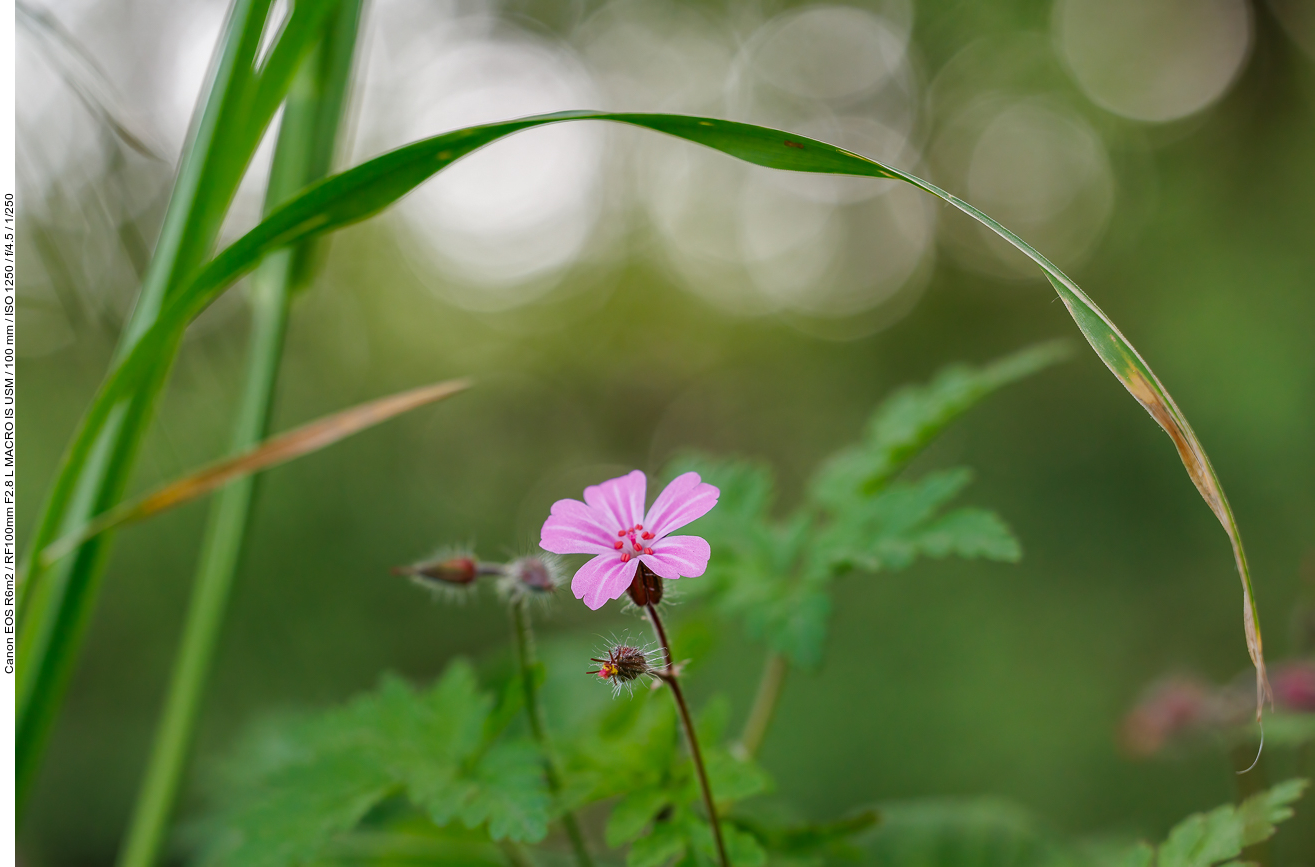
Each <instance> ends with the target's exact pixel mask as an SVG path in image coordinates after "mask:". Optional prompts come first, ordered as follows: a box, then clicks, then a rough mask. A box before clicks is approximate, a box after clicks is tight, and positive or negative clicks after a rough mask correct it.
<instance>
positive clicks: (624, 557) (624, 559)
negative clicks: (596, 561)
mask: <svg viewBox="0 0 1315 867" xmlns="http://www.w3.org/2000/svg"><path fill="white" fill-rule="evenodd" d="M621 562H622V563H629V562H630V555H629V554H622V555H621Z"/></svg>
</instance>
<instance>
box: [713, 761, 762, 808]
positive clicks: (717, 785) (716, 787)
mask: <svg viewBox="0 0 1315 867" xmlns="http://www.w3.org/2000/svg"><path fill="white" fill-rule="evenodd" d="M706 758H707V768H708V783H709V785H711V786H712V791H713V793H714V794H715V795H716V796H717V803H719V804H720V803H722V802H726V803H730V802H732V801H743V800H746V799H748V798H752V797H753V796H754V795H760V794H762V793H763V792H766V791H768V790H769V789H771V787H772V778H771V777H770V776H768V775H767V772H766V771H764V770H763V769H762V768H760V767H759V766H758V765H756V764H754V763H753V762H752V761H746V760H744V759H737V758H735V757H734V756H732V755H731V754H730V753H728V752H726V751H725V750H722V749H713V750H708V755H707V757H706Z"/></svg>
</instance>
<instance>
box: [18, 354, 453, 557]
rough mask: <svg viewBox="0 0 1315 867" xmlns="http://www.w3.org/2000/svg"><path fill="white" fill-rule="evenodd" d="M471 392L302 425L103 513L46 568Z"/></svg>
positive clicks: (366, 408) (398, 399)
mask: <svg viewBox="0 0 1315 867" xmlns="http://www.w3.org/2000/svg"><path fill="white" fill-rule="evenodd" d="M469 387H470V383H469V382H468V381H466V380H453V381H451V382H440V383H438V384H436V385H426V386H423V387H421V388H413V389H411V390H410V391H403V392H399V393H398V394H393V395H389V396H388V397H381V398H378V399H377V400H372V401H369V402H368V403H363V404H359V405H357V406H354V407H351V408H349V409H345V410H342V411H341V412H336V413H334V414H333V415H329V416H325V417H324V418H321V419H317V420H315V421H313V422H310V423H309V424H305V425H302V426H301V427H299V428H297V429H295V430H291V431H288V432H287V433H284V434H279V435H278V436H275V437H270V438H269V439H267V440H265V441H264V442H263V443H261V444H260V445H258V446H256V447H255V448H253V449H251V450H250V451H247V452H244V453H243V454H240V455H237V456H236V457H232V458H226V459H224V460H222V461H217V462H216V463H213V464H211V465H210V466H208V467H206V468H204V469H202V470H198V471H197V472H195V473H192V474H191V475H188V476H185V477H184V478H181V479H178V480H177V481H175V482H170V483H169V484H167V485H165V486H163V487H161V488H159V489H157V490H155V491H153V492H151V493H149V494H147V495H145V496H143V497H138V498H137V499H135V500H130V501H128V502H126V503H122V504H120V505H118V506H116V507H115V508H113V509H111V510H110V511H108V512H103V513H102V514H100V515H98V516H96V518H95V519H94V520H93V521H91V522H90V523H89V524H87V525H86V526H85V527H83V528H82V529H81V530H78V531H76V532H73V533H69V534H68V535H66V536H64V537H62V538H60V539H58V540H57V541H55V542H52V543H51V544H50V545H48V546H47V547H46V549H45V550H44V551H42V553H41V557H42V559H43V561H44V562H45V563H46V564H50V563H53V562H54V561H56V560H58V559H59V558H60V557H63V556H65V555H66V554H68V553H69V552H70V551H72V550H73V549H74V548H76V547H77V546H78V545H81V544H82V543H83V542H85V541H87V540H88V539H90V538H92V537H93V536H97V535H99V534H101V533H104V532H105V531H106V530H110V529H112V528H114V527H118V526H120V525H122V524H127V523H130V522H132V521H140V520H143V519H144V518H149V517H150V516H152V515H155V514H158V513H159V512H164V511H167V510H169V509H172V508H174V507H176V506H181V505H182V504H184V503H189V502H191V501H192V500H195V499H197V498H198V497H203V496H205V495H206V494H209V493H212V492H213V491H216V490H218V489H219V488H222V487H223V486H224V485H227V484H228V483H229V482H232V481H234V480H236V479H240V478H244V477H246V476H249V475H252V474H253V473H258V472H260V471H262V470H267V469H269V468H270V467H276V466H278V465H279V464H285V463H287V462H288V461H291V460H296V459H297V458H299V457H302V456H303V455H308V454H310V453H312V452H317V451H319V450H320V449H323V448H326V447H328V446H331V445H333V444H334V443H336V442H338V441H339V440H342V439H346V438H347V437H349V436H351V435H352V434H355V433H359V432H361V431H363V430H365V429H367V428H371V427H374V426H375V425H377V424H380V423H382V422H385V421H387V420H388V419H390V418H392V417H393V416H397V415H401V414H402V413H404V412H410V411H411V410H413V409H416V408H418V407H421V406H424V405H425V404H429V403H433V402H435V401H439V400H443V399H444V398H447V397H451V396H452V395H454V394H456V393H457V392H459V391H464V390H465V389H467V388H469Z"/></svg>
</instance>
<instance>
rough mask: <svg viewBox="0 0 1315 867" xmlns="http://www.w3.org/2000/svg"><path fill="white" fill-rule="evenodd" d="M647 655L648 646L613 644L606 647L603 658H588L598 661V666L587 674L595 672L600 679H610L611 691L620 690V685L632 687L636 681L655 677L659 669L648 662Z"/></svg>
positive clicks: (648, 653) (616, 691) (648, 652)
mask: <svg viewBox="0 0 1315 867" xmlns="http://www.w3.org/2000/svg"><path fill="white" fill-rule="evenodd" d="M649 655H650V651H649V649H648V648H644V647H635V646H634V645H631V644H614V645H612V646H611V647H609V648H608V649H607V657H606V658H605V659H604V658H602V657H594V658H593V659H591V660H590V662H596V663H598V668H596V669H594V670H593V671H590V672H588V674H596V675H598V677H599V678H601V679H602V680H606V681H610V682H611V684H612V692H613V693H618V692H620V691H621V688H622V687H625V688H627V689H634V685H635V682H636V681H638V680H641V679H643V678H652V677H655V676H656V675H658V674H659V672H660V671H661V669H659V668H657V667H656V666H654V665H653V664H652V662H650V660H649Z"/></svg>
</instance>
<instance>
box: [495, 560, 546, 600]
mask: <svg viewBox="0 0 1315 867" xmlns="http://www.w3.org/2000/svg"><path fill="white" fill-rule="evenodd" d="M501 573H502V577H501V578H499V579H498V590H499V591H501V592H502V594H503V595H504V596H506V597H507V598H508V599H517V598H521V597H529V598H539V599H543V598H547V597H549V596H551V595H552V594H553V593H555V592H556V591H557V588H558V587H559V586H561V583H562V567H561V560H560V559H559V558H558V557H556V556H554V555H552V554H531V555H530V556H528V557H521V558H520V559H518V560H512V561H511V562H510V563H508V564H507V565H506V566H503V567H502V569H501Z"/></svg>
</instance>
